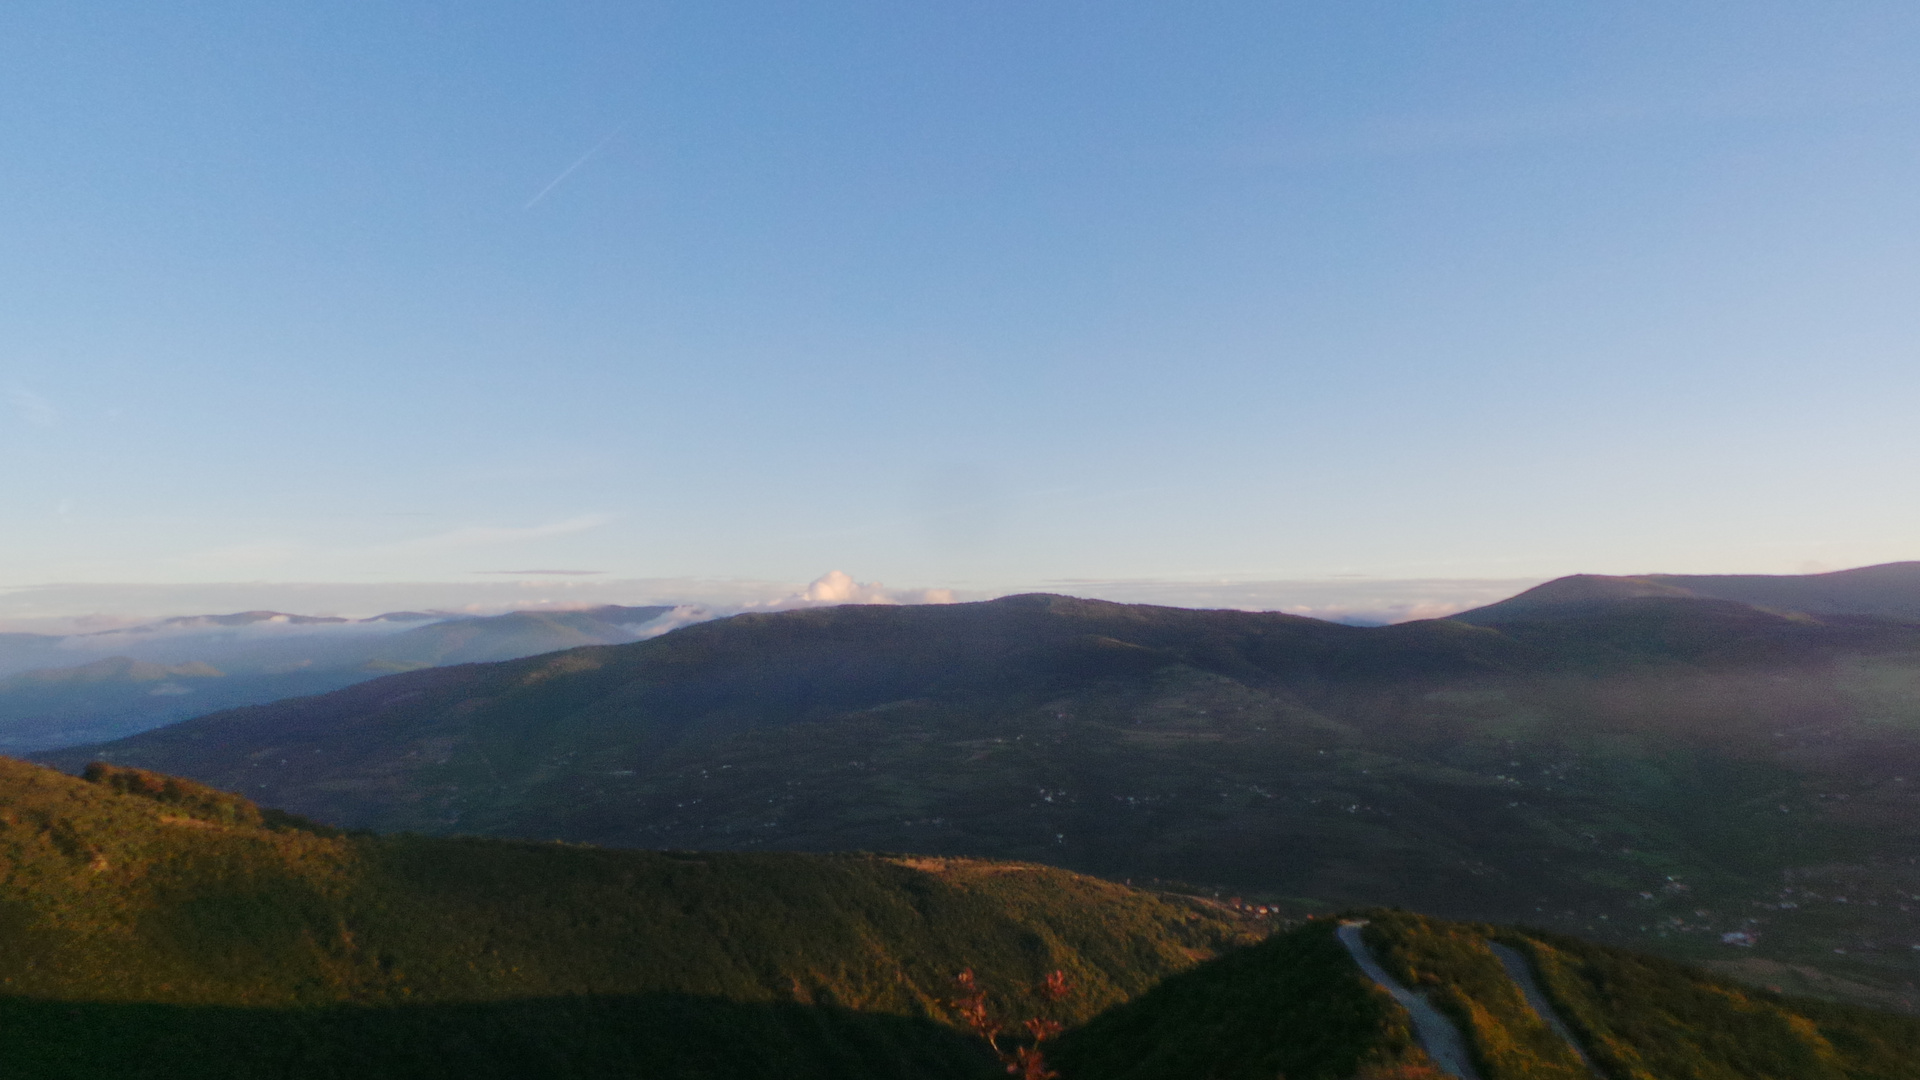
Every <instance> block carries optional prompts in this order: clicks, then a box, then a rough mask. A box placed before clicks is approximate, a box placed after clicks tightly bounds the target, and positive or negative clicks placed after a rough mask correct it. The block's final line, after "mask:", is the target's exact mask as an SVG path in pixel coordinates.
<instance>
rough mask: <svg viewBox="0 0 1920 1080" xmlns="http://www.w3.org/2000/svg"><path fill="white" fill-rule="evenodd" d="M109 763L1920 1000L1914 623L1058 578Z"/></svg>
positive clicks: (234, 723) (418, 698)
mask: <svg viewBox="0 0 1920 1080" xmlns="http://www.w3.org/2000/svg"><path fill="white" fill-rule="evenodd" d="M92 755H97V756H100V757H103V758H106V759H108V760H112V761H115V762H120V763H125V764H133V765H140V766H142V767H149V768H155V769H160V770H163V771H168V772H177V773H181V774H185V775H191V776H195V777H196V778H199V779H202V780H205V781H208V782H211V783H214V784H216V785H219V786H222V787H228V788H232V789H235V790H242V791H245V792H247V793H248V794H249V795H251V796H254V797H257V798H259V799H260V800H262V801H264V802H266V803H269V804H272V805H278V806H283V807H286V808H288V809H291V810H294V811H296V812H299V813H304V814H309V815H311V816H314V817H316V818H319V819H321V820H326V821H329V822H333V823H336V824H341V825H349V826H353V827H367V828H376V829H383V830H399V829H404V830H413V831H418V832H423V833H474V834H482V835H492V836H503V837H522V838H565V839H569V840H580V841H587V842H592V843H599V844H607V845H616V846H627V847H656V848H703V849H746V850H751V849H767V848H772V849H789V850H815V851H827V850H846V849H864V850H919V851H929V852H935V853H942V854H952V855H982V856H992V857H1005V858H1020V859H1029V860H1034V861H1046V862H1052V863H1056V864H1060V865H1065V866H1069V867H1072V868H1074V869H1078V870H1083V871H1092V872H1096V873H1100V874H1104V875H1109V876H1112V877H1115V878H1128V877H1131V878H1140V879H1145V878H1150V877H1161V878H1171V879H1178V880H1185V881H1191V882H1203V883H1209V884H1211V885H1217V886H1219V887H1221V888H1223V889H1232V890H1236V891H1242V892H1246V893H1257V894H1259V895H1261V896H1265V897H1268V898H1291V899H1290V900H1289V902H1290V903H1294V904H1295V905H1296V906H1302V907H1307V908H1309V909H1311V906H1312V904H1314V903H1319V904H1327V905H1338V904H1353V903H1382V902H1388V903H1399V904H1405V905H1408V906H1414V907H1420V908H1424V909H1427V910H1432V911H1436V912H1439V913H1443V914H1454V915H1462V916H1473V917H1478V918H1497V919H1502V920H1519V919H1525V920H1529V921H1534V922H1539V923H1544V924H1548V925H1552V926H1555V927H1558V928H1561V929H1567V930H1578V931H1579V932H1581V933H1590V934H1597V935H1601V936H1605V937H1608V938H1610V939H1613V940H1620V941H1629V942H1635V943H1639V944H1644V945H1649V946H1653V947H1658V948H1664V949H1668V950H1670V951H1674V952H1677V953H1680V954H1682V955H1691V956H1698V957H1701V958H1703V959H1705V958H1718V959H1720V960H1722V961H1725V962H1727V963H1731V964H1746V965H1749V966H1754V967H1765V968H1766V970H1767V974H1766V975H1765V976H1764V977H1765V978H1766V979H1767V980H1768V981H1791V979H1790V977H1789V976H1788V975H1783V974H1781V972H1782V971H1789V972H1806V973H1807V975H1806V978H1808V979H1815V980H1817V979H1821V978H1824V977H1826V976H1834V975H1837V976H1840V977H1843V978H1845V979H1848V980H1853V981H1854V983H1855V985H1852V986H1848V985H1847V984H1845V983H1836V982H1827V983H1824V984H1823V985H1822V989H1823V992H1829V993H1836V992H1838V993H1852V994H1856V995H1872V994H1880V995H1883V996H1882V998H1880V1000H1887V1001H1890V1002H1895V1003H1897V1002H1899V1001H1901V1000H1907V1001H1912V1000H1913V999H1914V994H1913V990H1912V988H1911V986H1910V980H1911V979H1912V973H1911V971H1910V970H1909V967H1910V964H1909V960H1908V950H1907V949H1906V945H1907V944H1909V943H1920V934H1916V932H1915V927H1914V926H1913V924H1912V922H1911V917H1910V916H1909V915H1908V914H1907V913H1906V911H1905V908H1906V906H1908V905H1909V903H1910V900H1911V898H1912V897H1914V896H1916V895H1920V866H1916V865H1914V864H1912V863H1911V862H1910V861H1909V860H1908V859H1907V857H1906V855H1905V852H1906V851H1908V850H1910V846H1911V845H1912V844H1913V843H1915V842H1916V841H1917V840H1920V798H1917V797H1916V795H1915V793H1914V788H1915V787H1916V786H1920V625H1915V624H1907V623H1899V622H1891V621H1888V620H1884V619H1875V618H1868V617H1853V616H1848V617H1824V618H1815V617H1808V616H1799V615H1793V616H1788V615H1781V614H1777V613H1773V612H1768V611H1762V610H1759V609H1756V608H1752V607H1749V606H1746V605H1741V604H1735V603H1731V602H1726V601H1710V600H1696V599H1689V598H1684V597H1681V598H1674V597H1668V596H1660V595H1655V596H1639V597H1628V598H1625V599H1620V600H1614V601H1608V602H1605V603H1601V604H1599V605H1598V606H1596V607H1593V608H1591V609H1588V610H1583V611H1580V612H1575V613H1573V614H1570V615H1567V616H1566V617H1556V618H1549V619H1515V620H1512V621H1503V622H1500V623H1498V624H1497V625H1488V626H1474V625H1470V624H1468V623H1465V622H1459V621H1452V620H1436V621H1428V622H1418V623H1407V624H1402V625H1399V626H1390V627H1377V628H1363V627H1351V626H1342V625H1337V624H1332V623H1324V622H1318V621H1315V620H1311V619H1304V618H1298V617H1293V616H1286V615H1279V614H1260V613H1247V612H1231V611H1219V612H1205V611H1189V610H1183V609H1171V608H1154V607H1145V606H1130V605H1120V604H1109V603H1102V602H1097V601H1083V600H1073V599H1068V598H1064V597H1052V596H1023V597H1010V598H1006V599H1003V600H997V601H992V602H988V603H981V604H961V605H952V606H943V607H904V608H879V607H844V608H833V609H817V610H810V611H797V612H787V613H780V614H770V615H747V616H739V617H735V618H732V619H726V620H720V621H717V622H713V623H707V624H703V625H699V626H693V627H688V628H685V629H682V630H679V631H676V632H674V633H672V634H668V635H666V636H663V637H661V638H658V639H654V640H652V641H647V642H642V643H637V644H633V645H622V646H613V647H605V648H588V649H579V650H573V651H570V652H565V653H559V654H554V655H551V656H544V657H537V658H531V659H526V660H517V661H511V662H507V663H503V664H494V665H478V666H468V667H456V668H441V669H434V670H429V671H419V672H413V673H409V674H405V675H399V676H395V677H392V678H389V679H382V680H377V681H375V682H371V683H366V684H363V685H361V686H357V687H353V688H351V689H348V690H344V691H340V692H337V693H334V694H330V695H325V696H322V697H316V698H309V699H304V700H297V701H287V702H279V703H276V704H273V705H270V706H262V707H257V708H252V709H243V710H236V711H232V712H228V713H222V714H218V715H214V716H209V717H203V718H200V719H197V720H194V721H190V722H187V723H182V724H179V725H175V726H173V727H170V728H166V729H163V730H160V731H155V732H150V733H148V734H145V735H142V736H138V737H135V738H132V739H128V740H125V741H122V742H119V743H115V744H112V745H108V746H103V747H98V748H93V749H88V750H82V751H74V752H71V753H67V754H62V755H53V756H51V757H50V759H49V760H53V761H56V762H59V763H62V764H65V765H67V766H68V767H78V765H79V764H80V763H82V762H83V761H84V760H85V758H86V757H88V756H92ZM1836 897H1847V898H1850V900H1851V901H1852V902H1851V903H1847V904H1840V903H1836V902H1833V899H1832V898H1836ZM1728 935H1733V936H1731V937H1729V936H1728ZM1768 965H1773V966H1771V967H1768ZM1798 977H1799V976H1798V975H1794V976H1792V978H1798Z"/></svg>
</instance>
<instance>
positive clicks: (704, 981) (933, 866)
mask: <svg viewBox="0 0 1920 1080" xmlns="http://www.w3.org/2000/svg"><path fill="white" fill-rule="evenodd" d="M89 777H90V778H91V779H90V780H83V779H78V778H74V777H69V776H65V775H62V774H60V773H57V772H54V771H52V770H49V769H45V768H42V767H38V766H33V765H28V764H25V763H21V762H14V761H9V760H6V759H0V866H4V867H5V874H4V883H0V958H3V959H0V1025H4V1028H5V1030H6V1031H7V1033H8V1034H7V1037H6V1039H5V1040H4V1041H0V1069H3V1070H4V1071H5V1072H6V1073H7V1075H9V1076H19V1075H27V1076H76V1077H79V1076H103V1075H122V1076H123V1075H139V1076H171V1075H182V1076H196V1077H201V1076H235V1077H245V1076H259V1075H267V1074H274V1075H290V1076H302V1077H308V1076H312V1077H320V1076H327V1077H334V1076H338V1077H357V1076H366V1075H409V1076H411V1075H420V1076H443V1075H449V1076H450V1075H458V1076H473V1075H486V1076H493V1075H498V1076H524V1075H629V1074H631V1071H632V1069H633V1068H635V1067H636V1063H642V1064H644V1065H645V1066H646V1069H645V1071H648V1072H650V1073H661V1074H665V1075H699V1076H715V1077H730V1076H739V1077H760V1076H772V1075H781V1076H828V1075H832V1076H843V1075H853V1076H872V1077H882V1076H901V1077H909V1076H911V1077H921V1076H932V1077H938V1076H975V1075H978V1073H979V1071H980V1065H981V1062H982V1060H983V1059H982V1056H981V1054H980V1050H979V1048H978V1047H977V1046H976V1045H975V1044H973V1043H972V1042H971V1041H970V1040H969V1039H968V1038H967V1037H965V1036H964V1035H962V1034H961V1033H960V1032H959V1031H958V1030H957V1029H956V1028H955V1026H954V1025H953V1024H952V1023H951V1022H950V1021H951V1019H952V1018H951V1016H950V1015H949V1010H948V1006H947V1004H946V1002H947V1001H948V999H949V998H951V997H952V996H953V993H954V991H953V978H954V976H955V974H957V973H958V972H960V971H962V970H965V969H969V968H971V969H974V970H976V971H977V972H978V973H979V975H980V978H981V980H982V982H983V983H985V984H986V985H987V986H988V987H990V988H991V990H992V992H993V993H994V994H995V996H996V999H997V1000H999V1001H1001V1002H1003V1003H1005V1004H1006V1005H1007V1006H1008V1007H1010V1008H1031V1007H1035V1006H1033V1004H1032V1000H1031V993H1030V989H1029V988H1030V987H1031V986H1032V985H1033V984H1034V983H1035V982H1037V981H1038V979H1039V978H1040V976H1041V975H1042V974H1044V973H1045V972H1047V971H1049V970H1052V969H1056V968H1058V969H1062V970H1064V971H1065V972H1066V973H1067V974H1068V976H1069V977H1070V978H1071V979H1072V981H1073V983H1074V985H1075V987H1076V992H1075V994H1074V996H1073V998H1072V999H1071V1001H1069V1002H1068V1003H1067V1005H1066V1009H1067V1011H1066V1012H1065V1013H1064V1014H1063V1016H1064V1018H1065V1019H1068V1020H1079V1019H1084V1018H1085V1017H1087V1016H1090V1015H1092V1014H1093V1013H1095V1012H1097V1011H1099V1010H1100V1009H1101V1008H1104V1007H1106V1006H1108V1005H1111V1004H1114V1003H1116V1002H1118V1001H1121V1000H1124V999H1127V998H1129V997H1132V996H1135V995H1137V994H1138V993H1140V992H1142V991H1143V990H1145V989H1146V988H1147V987H1148V986H1150V985H1152V984H1153V983H1154V982H1156V981H1157V980H1158V979H1159V978H1161V977H1163V976H1165V975H1167V974H1170V973H1172V972H1174V971H1178V970H1182V969H1184V968H1186V967H1189V966H1191V965H1192V964H1193V963H1194V962H1195V961H1196V960H1198V959H1202V958H1204V957H1206V956H1209V955H1212V954H1214V953H1217V952H1218V951H1220V950H1221V949H1223V948H1225V947H1227V946H1228V945H1230V944H1232V943H1233V942H1235V941H1238V940H1244V939H1246V938H1247V936H1248V934H1249V932H1250V929H1251V928H1250V925H1249V924H1248V923H1246V922H1245V921H1242V920H1236V919H1234V918H1232V917H1230V916H1228V915H1226V914H1224V913H1222V912H1220V910H1219V909H1217V908H1214V907H1212V906H1209V905H1205V904H1201V903H1197V902H1187V901H1182V900H1180V899H1178V898H1168V897H1162V896H1157V895H1153V894H1149V893H1146V892H1142V891H1139V890H1134V889H1129V888H1125V887H1123V886H1119V885H1114V884H1110V883H1107V882H1103V881H1098V880H1094V879H1090V878H1085V877H1081V876H1079V875H1076V874H1071V873H1067V872H1065V871H1060V870H1055V869H1052V868H1048V867H1043V866H1037V865H1031V864H1019V863H1008V862H984V861H977V860H952V859H937V858H925V857H916V858H909V857H886V856H877V855H801V854H770V853H769V854H717V853H689V852H680V853H661V852H633V851H625V852H622V851H605V850H597V849H592V848H582V847H577V846H569V845H556V844H550V843H549V844H532V843H516V842H507V841H488V840H436V839H426V838H420V837H376V836H371V835H364V834H358V835H349V834H343V833H340V832H338V831H336V830H331V829H327V828H324V827H318V826H314V825H312V824H311V823H308V822H305V821H303V820H300V819H297V818H292V817H290V816H288V815H285V814H282V813H278V812H275V811H271V810H262V809H261V808H259V807H257V806H256V805H254V804H253V803H251V802H249V801H248V800H245V799H242V798H240V797H238V796H235V795H232V794H229V793H225V792H220V791H217V790H214V789H210V788H206V787H204V786H202V785H198V784H195V783H192V782H190V781H183V780H180V779H177V778H173V777H166V776H160V775H157V774H152V773H146V772H142V771H138V770H124V769H114V768H95V769H91V770H89ZM556 1062H561V1063H566V1069H563V1070H560V1071H557V1072H556V1071H555V1063H556Z"/></svg>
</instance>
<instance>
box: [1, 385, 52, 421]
mask: <svg viewBox="0 0 1920 1080" xmlns="http://www.w3.org/2000/svg"><path fill="white" fill-rule="evenodd" d="M5 396H6V399H7V404H9V405H11V406H13V411H14V412H15V413H16V414H18V415H19V417H20V419H22V420H24V421H26V422H27V423H29V424H32V425H33V426H34V427H42V428H50V427H52V426H54V425H55V424H58V423H59V422H60V410H59V409H56V408H54V407H53V402H51V401H48V400H47V399H46V398H43V397H41V396H40V395H39V394H36V393H34V392H33V391H31V390H28V389H27V388H25V387H23V386H13V387H8V388H7V391H6V395H5Z"/></svg>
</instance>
